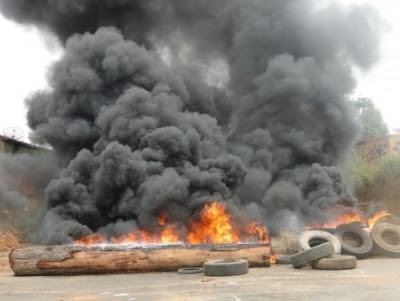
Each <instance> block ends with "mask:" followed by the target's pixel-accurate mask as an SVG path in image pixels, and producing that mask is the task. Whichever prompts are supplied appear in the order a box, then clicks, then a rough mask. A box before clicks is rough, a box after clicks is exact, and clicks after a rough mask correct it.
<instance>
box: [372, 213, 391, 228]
mask: <svg viewBox="0 0 400 301" xmlns="http://www.w3.org/2000/svg"><path fill="white" fill-rule="evenodd" d="M386 215H389V212H387V211H386V210H381V211H378V212H377V213H375V214H374V216H373V217H370V218H369V219H368V221H367V224H368V227H369V228H372V227H373V226H374V225H375V223H376V222H377V221H378V220H379V219H380V218H382V217H384V216H386Z"/></svg>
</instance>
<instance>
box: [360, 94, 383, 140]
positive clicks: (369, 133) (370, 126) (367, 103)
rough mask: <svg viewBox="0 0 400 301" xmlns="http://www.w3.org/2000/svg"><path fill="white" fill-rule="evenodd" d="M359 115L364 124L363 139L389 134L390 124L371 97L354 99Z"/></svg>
mask: <svg viewBox="0 0 400 301" xmlns="http://www.w3.org/2000/svg"><path fill="white" fill-rule="evenodd" d="M353 103H354V105H355V107H356V109H357V117H358V120H359V121H360V122H361V124H362V126H363V134H362V138H361V139H369V138H375V137H383V136H386V135H388V134H389V130H388V126H387V124H386V123H385V121H384V120H383V117H382V114H381V112H380V111H379V109H378V108H377V107H376V106H375V104H374V102H373V101H372V100H371V99H370V98H364V97H360V98H357V99H356V100H353Z"/></svg>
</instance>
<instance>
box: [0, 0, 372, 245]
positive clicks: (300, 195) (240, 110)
mask: <svg viewBox="0 0 400 301" xmlns="http://www.w3.org/2000/svg"><path fill="white" fill-rule="evenodd" d="M0 7H1V10H2V13H3V14H4V15H5V16H6V17H8V18H11V19H14V20H16V21H17V22H20V23H27V24H35V25H37V26H39V27H42V28H44V29H46V30H49V31H51V32H53V33H55V34H56V35H57V36H58V37H59V39H60V41H61V42H62V43H63V44H64V45H65V54H64V56H63V57H62V59H61V60H60V61H59V62H58V63H56V64H55V66H54V67H53V68H52V71H51V76H50V85H51V88H52V90H51V91H50V92H49V91H42V92H38V93H37V94H36V95H34V96H33V97H31V99H29V101H28V103H29V113H28V120H29V125H30V127H31V128H32V129H33V135H32V139H33V140H34V141H35V142H38V143H48V144H50V145H51V146H52V147H53V148H54V149H55V150H56V152H57V153H58V154H59V155H60V156H62V157H63V158H66V159H67V160H70V161H69V164H67V166H66V167H65V169H64V170H63V171H62V172H61V174H60V175H59V177H57V178H56V179H54V180H53V181H51V183H50V184H49V185H48V186H47V188H46V200H47V206H48V213H47V215H46V217H45V218H44V221H43V227H42V230H41V231H40V233H39V236H38V240H40V241H41V242H45V243H56V242H62V243H65V242H69V241H71V238H76V237H79V236H80V235H83V234H87V233H90V232H91V231H100V232H103V233H105V234H106V235H118V234H123V233H125V232H126V231H129V230H132V229H136V228H139V229H146V230H157V227H159V226H158V223H157V216H158V215H160V214H161V213H165V212H166V213H167V214H168V216H169V219H170V222H174V223H176V224H177V225H178V228H179V229H181V231H182V233H185V231H186V230H187V225H188V221H190V219H191V218H193V217H196V214H198V213H199V211H200V210H201V208H202V207H203V205H204V204H205V203H207V202H210V201H213V200H219V201H222V202H225V203H227V204H229V208H230V210H231V211H232V212H234V213H237V215H240V216H241V217H242V218H243V219H247V218H248V219H254V218H259V219H262V221H263V222H264V223H266V224H267V225H268V226H269V227H270V229H272V230H276V229H279V228H281V227H297V226H299V225H302V224H303V223H307V222H310V221H313V220H315V219H318V218H324V212H325V209H327V208H331V207H335V206H353V205H355V203H356V200H355V199H354V198H353V197H352V195H351V193H350V192H349V191H348V188H347V187H346V185H345V183H344V179H343V176H342V173H341V169H340V164H341V163H342V162H343V160H344V159H345V157H346V154H347V153H348V150H349V149H350V148H351V147H352V145H353V142H354V139H355V137H356V135H357V133H358V125H357V124H356V122H355V120H354V114H353V112H352V110H351V107H350V105H349V103H348V102H347V101H346V96H347V95H348V94H349V93H351V92H352V89H353V88H354V86H355V81H354V79H353V75H352V67H353V66H358V67H360V68H363V69H368V68H370V67H371V66H372V65H373V63H374V62H375V61H376V60H377V58H378V45H379V35H380V20H379V17H378V16H377V14H376V12H375V11H374V10H372V9H371V8H370V7H368V6H350V7H342V6H340V5H338V4H335V3H333V4H330V5H327V4H325V5H321V4H320V2H319V1H311V0H308V1H307V0H293V1H281V0H270V1H267V0H251V1H249V0H246V1H244V0H243V1H241V0H222V1H211V0H204V1H194V0H188V1H178V0H176V1H174V0H169V1H166V0H154V1H147V0H137V1H127V0H120V1H98V0H86V1H84V0H80V1H78V0H74V1H51V0H41V1H40V0H37V1H28V0H26V1H24V0H19V1H14V0H13V1H12V0H2V1H1V2H0ZM54 229H57V231H55V230H54Z"/></svg>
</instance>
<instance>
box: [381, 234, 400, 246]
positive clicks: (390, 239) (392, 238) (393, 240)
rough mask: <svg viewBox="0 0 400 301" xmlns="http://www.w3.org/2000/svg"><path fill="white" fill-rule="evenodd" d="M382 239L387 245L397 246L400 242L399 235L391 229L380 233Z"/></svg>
mask: <svg viewBox="0 0 400 301" xmlns="http://www.w3.org/2000/svg"><path fill="white" fill-rule="evenodd" d="M382 239H383V240H384V241H385V242H386V243H387V244H389V245H392V246H397V245H399V244H400V237H399V235H398V234H397V233H395V232H393V231H384V232H383V233H382Z"/></svg>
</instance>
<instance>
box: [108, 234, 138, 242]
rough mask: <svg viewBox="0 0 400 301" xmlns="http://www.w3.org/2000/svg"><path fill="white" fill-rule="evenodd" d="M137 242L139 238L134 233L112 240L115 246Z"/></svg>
mask: <svg viewBox="0 0 400 301" xmlns="http://www.w3.org/2000/svg"><path fill="white" fill-rule="evenodd" d="M136 241H137V236H136V235H135V234H134V233H128V234H126V235H122V236H118V237H113V238H111V242H112V243H113V244H123V243H133V242H136Z"/></svg>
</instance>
